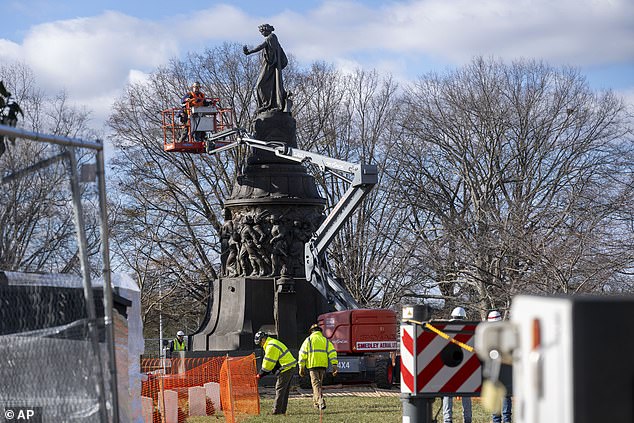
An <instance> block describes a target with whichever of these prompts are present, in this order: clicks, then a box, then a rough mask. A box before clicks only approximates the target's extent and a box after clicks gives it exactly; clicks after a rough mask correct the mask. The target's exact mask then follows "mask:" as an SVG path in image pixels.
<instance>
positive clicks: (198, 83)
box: [192, 81, 200, 88]
mask: <svg viewBox="0 0 634 423" xmlns="http://www.w3.org/2000/svg"><path fill="white" fill-rule="evenodd" d="M193 87H200V82H198V81H196V82H194V83H193V84H192V88H193Z"/></svg>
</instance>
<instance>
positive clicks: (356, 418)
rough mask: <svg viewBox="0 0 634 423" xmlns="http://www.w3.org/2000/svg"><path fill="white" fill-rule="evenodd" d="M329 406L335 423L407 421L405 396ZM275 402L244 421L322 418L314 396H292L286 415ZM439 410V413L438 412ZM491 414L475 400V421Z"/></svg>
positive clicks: (457, 414)
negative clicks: (279, 412)
mask: <svg viewBox="0 0 634 423" xmlns="http://www.w3.org/2000/svg"><path fill="white" fill-rule="evenodd" d="M326 404H327V406H328V407H327V408H326V410H324V411H323V415H322V420H321V421H322V422H324V423H327V422H332V423H376V422H379V423H401V422H402V421H403V416H402V409H401V400H400V399H399V398H398V397H394V396H392V397H357V396H349V397H326ZM272 405H273V400H272V399H263V400H262V402H261V404H260V415H259V416H253V417H249V418H246V419H244V420H243V419H241V420H240V421H241V422H248V423H266V422H271V423H273V422H284V423H309V422H319V421H320V420H319V411H318V410H316V409H314V408H313V404H312V399H311V398H290V399H289V401H288V410H287V413H286V416H273V415H269V413H270V412H271V408H272ZM440 407H441V401H440V399H436V401H435V402H434V415H433V416H432V417H436V418H437V419H438V420H437V421H438V422H439V423H441V422H442V412H440V413H438V409H439V408H440ZM436 413H438V415H436ZM223 420H224V419H223V418H217V417H196V418H194V417H192V418H189V419H188V420H187V422H188V423H206V422H219V421H223ZM490 421H491V416H490V415H489V414H487V413H485V412H484V411H483V410H482V407H481V406H480V401H479V400H478V399H475V400H474V401H473V423H488V422H490ZM454 422H455V423H462V404H461V401H459V400H458V401H455V400H454Z"/></svg>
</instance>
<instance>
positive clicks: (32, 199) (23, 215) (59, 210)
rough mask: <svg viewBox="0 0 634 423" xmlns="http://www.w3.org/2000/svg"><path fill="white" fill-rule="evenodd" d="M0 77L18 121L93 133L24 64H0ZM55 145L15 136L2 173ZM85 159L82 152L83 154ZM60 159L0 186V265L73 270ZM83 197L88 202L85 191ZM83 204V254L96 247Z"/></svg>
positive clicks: (74, 251)
mask: <svg viewBox="0 0 634 423" xmlns="http://www.w3.org/2000/svg"><path fill="white" fill-rule="evenodd" d="M0 79H1V80H3V81H4V83H5V85H6V87H7V89H8V90H9V91H10V92H11V93H12V95H13V97H14V98H15V99H16V101H17V102H18V103H19V104H20V106H21V108H22V110H23V111H24V119H22V120H21V121H20V126H21V127H24V128H26V129H28V130H31V131H39V132H46V133H50V134H55V135H61V136H71V137H84V138H94V133H93V131H91V130H90V129H89V128H88V122H89V116H90V114H89V112H87V111H85V110H80V109H76V108H74V107H71V106H69V105H68V104H67V101H66V95H65V94H64V93H60V94H58V95H57V96H55V97H48V96H46V95H45V94H44V93H43V92H42V90H40V89H39V88H38V87H37V82H36V80H35V77H34V75H33V72H32V71H31V70H30V69H29V68H28V67H27V66H25V65H22V64H18V63H15V64H10V65H4V66H1V67H0ZM59 152H60V150H59V147H57V146H52V145H49V144H45V143H37V142H31V141H26V140H19V141H18V142H16V143H15V144H14V145H11V146H9V147H7V150H6V152H5V154H4V155H2V157H0V172H1V173H2V174H3V175H4V176H6V175H10V174H12V173H14V172H16V171H18V170H21V169H24V168H27V167H28V166H32V165H34V164H35V163H38V162H40V161H42V160H44V159H47V158H50V157H51V156H54V155H57V154H58V153H59ZM86 158H88V157H86ZM64 166H65V163H63V162H58V163H55V164H52V165H50V166H48V167H46V168H44V169H40V170H39V171H37V172H34V173H32V174H30V175H28V176H26V177H22V178H19V179H14V180H12V181H11V182H8V183H6V184H3V185H2V189H1V190H0V268H2V269H8V270H14V271H18V270H19V271H26V272H64V273H65V272H75V273H78V272H79V261H78V254H79V252H78V248H77V245H76V238H75V227H74V222H73V217H72V216H73V214H72V209H71V207H70V204H71V203H70V190H69V186H70V185H69V179H68V174H67V172H66V169H65V167H64ZM84 199H85V200H87V201H90V198H89V193H86V195H85V196H84ZM91 209H92V208H91V207H90V205H89V206H88V207H86V212H87V219H86V222H87V224H88V225H89V227H88V228H87V234H88V236H89V246H88V247H89V253H90V254H91V255H96V253H97V252H98V251H99V250H98V248H99V231H98V228H97V226H96V224H95V223H96V219H92V218H91V214H90V211H91Z"/></svg>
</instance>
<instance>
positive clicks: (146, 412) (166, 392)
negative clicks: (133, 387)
mask: <svg viewBox="0 0 634 423" xmlns="http://www.w3.org/2000/svg"><path fill="white" fill-rule="evenodd" d="M141 371H142V372H144V373H145V374H146V375H147V380H144V381H143V383H142V388H141V394H142V406H143V418H144V422H145V423H184V422H186V421H187V419H188V418H189V417H191V416H212V415H215V416H222V415H224V417H225V419H226V421H227V422H235V421H239V420H240V419H241V417H244V416H249V415H257V414H259V413H260V397H259V395H258V386H257V379H256V373H257V372H256V364H255V355H253V354H251V355H248V356H246V357H204V358H171V359H160V358H157V359H143V360H141Z"/></svg>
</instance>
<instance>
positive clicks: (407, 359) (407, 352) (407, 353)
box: [401, 325, 421, 394]
mask: <svg viewBox="0 0 634 423" xmlns="http://www.w3.org/2000/svg"><path fill="white" fill-rule="evenodd" d="M420 331H421V329H420V326H418V325H401V392H402V393H406V394H413V393H414V392H416V386H415V385H414V384H415V382H416V380H415V379H414V375H415V374H416V370H415V368H414V367H415V363H416V361H415V360H414V358H415V357H416V354H415V353H414V340H415V339H417V338H418V335H419V333H420Z"/></svg>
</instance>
